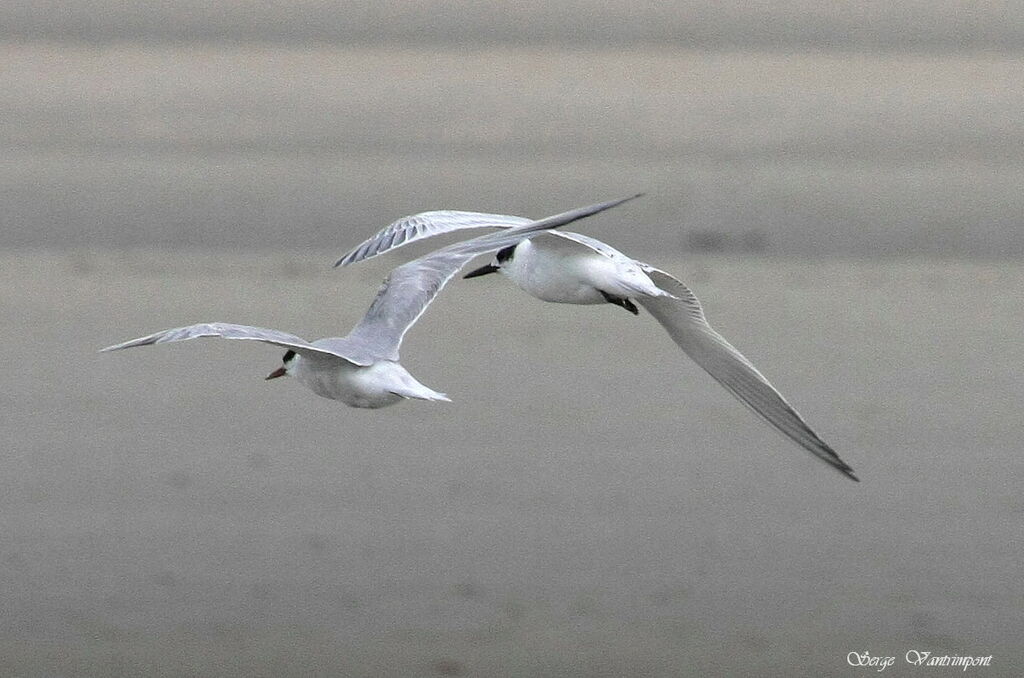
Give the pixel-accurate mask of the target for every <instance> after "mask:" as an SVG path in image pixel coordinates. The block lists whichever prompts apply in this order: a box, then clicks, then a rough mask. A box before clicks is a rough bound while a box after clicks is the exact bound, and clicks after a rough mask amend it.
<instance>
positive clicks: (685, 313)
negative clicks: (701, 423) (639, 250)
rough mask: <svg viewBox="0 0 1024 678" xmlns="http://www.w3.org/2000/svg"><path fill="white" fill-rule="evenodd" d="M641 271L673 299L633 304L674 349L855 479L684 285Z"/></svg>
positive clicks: (640, 299)
mask: <svg viewBox="0 0 1024 678" xmlns="http://www.w3.org/2000/svg"><path fill="white" fill-rule="evenodd" d="M644 271H645V272H646V273H647V275H648V276H650V278H651V280H652V281H654V284H656V285H657V286H658V287H659V288H661V289H662V290H664V291H666V292H670V293H671V294H673V295H674V296H675V297H677V298H674V299H673V298H670V297H638V298H637V302H638V303H640V304H641V305H642V306H643V307H644V308H646V309H647V311H648V312H650V314H651V315H652V316H654V317H655V319H656V320H657V321H658V322H659V323H661V325H662V327H664V328H665V330H666V331H667V332H668V334H669V336H670V337H672V340H673V341H675V342H676V344H678V345H679V348H681V349H683V351H684V352H685V353H686V354H687V355H688V356H690V358H692V359H693V361H694V362H696V363H697V364H698V365H700V366H701V367H702V368H704V370H705V371H707V373H708V374H710V375H711V376H712V377H714V378H715V379H716V380H717V381H718V383H720V384H722V386H724V387H725V388H726V389H728V391H729V392H730V393H732V394H733V395H734V396H736V397H737V398H739V399H740V400H741V401H742V402H743V403H744V404H746V405H747V406H749V407H750V408H751V409H752V410H753V411H754V412H756V413H757V414H758V415H759V416H761V417H762V418H763V419H764V420H765V421H767V422H768V423H769V424H771V425H772V426H774V427H775V428H776V429H778V430H779V431H781V432H782V433H783V434H785V435H786V436H787V437H789V438H790V439H791V440H793V441H794V442H795V443H797V444H798V445H800V446H801V447H803V448H804V449H806V450H807V451H809V452H810V453H811V454H813V455H815V456H816V457H818V458H819V459H822V460H823V461H825V462H826V463H828V464H829V465H831V466H833V467H834V468H836V469H838V470H839V471H840V472H842V473H843V474H845V475H846V476H847V477H848V478H851V479H852V480H858V478H857V476H856V475H854V473H853V469H852V468H851V467H850V466H849V464H847V463H846V462H844V461H843V460H842V459H840V458H839V455H838V454H836V452H835V450H833V449H832V448H831V447H829V445H828V444H826V443H825V442H824V441H823V440H822V439H821V438H819V437H818V435H817V434H816V433H815V432H814V431H812V430H811V428H810V427H809V426H808V425H807V423H806V422H805V421H804V420H803V417H801V416H800V414H799V413H798V412H797V411H796V410H795V409H793V407H792V405H790V404H789V403H788V402H786V399H785V398H783V397H782V394H781V393H779V392H778V391H777V390H776V389H775V387H774V386H772V385H771V383H770V382H769V381H768V380H767V379H766V378H765V377H764V375H762V374H761V373H760V372H759V371H758V370H757V368H756V367H754V365H753V364H751V362H750V361H749V360H747V359H746V358H745V357H744V356H743V354H741V353H740V352H739V351H737V350H736V349H735V348H733V346H732V344H730V343H729V342H728V341H726V340H725V338H724V337H723V336H722V335H720V334H719V333H718V332H716V331H715V330H714V329H713V328H712V327H711V325H709V324H708V321H707V319H706V318H705V317H704V310H703V308H702V307H701V305H700V301H698V300H697V297H696V296H694V294H693V292H691V291H690V289H689V288H688V287H686V285H684V284H683V283H682V282H680V281H679V280H677V279H676V278H675V277H673V276H671V275H669V274H668V273H665V272H664V271H661V270H659V269H657V268H654V267H653V266H647V265H644Z"/></svg>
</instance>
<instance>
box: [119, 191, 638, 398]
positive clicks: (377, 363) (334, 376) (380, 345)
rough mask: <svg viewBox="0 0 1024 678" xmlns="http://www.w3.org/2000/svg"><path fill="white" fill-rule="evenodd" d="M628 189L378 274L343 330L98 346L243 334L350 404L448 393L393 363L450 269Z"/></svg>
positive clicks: (165, 335) (192, 333)
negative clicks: (277, 350)
mask: <svg viewBox="0 0 1024 678" xmlns="http://www.w3.org/2000/svg"><path fill="white" fill-rule="evenodd" d="M633 197H636V196H632V197H630V198H624V199H621V200H613V201H610V202H604V203H599V204H596V205H591V206H589V207H581V208H578V209H575V210H570V211H568V212H563V213H562V214H557V215H555V216H551V217H548V218H546V219H541V220H539V221H529V220H527V222H526V223H523V224H520V225H519V226H518V227H516V228H514V229H512V230H510V231H506V232H502V233H491V234H488V235H484V236H481V237H479V238H474V239H473V240H467V241H465V242H460V243H455V244H454V245H450V246H448V247H445V248H443V249H440V250H437V251H436V252H432V253H430V254H428V255H426V256H423V257H421V258H419V259H416V260H415V261H411V262H409V263H407V264H403V265H402V266H399V267H398V268H396V269H394V270H393V271H391V273H390V274H389V275H388V276H387V278H385V280H384V283H383V285H382V286H381V288H380V291H379V292H378V293H377V297H376V298H375V299H374V300H373V303H372V304H371V305H370V309H369V310H368V311H367V312H366V315H365V316H363V319H362V320H361V321H360V322H359V324H357V325H356V326H355V328H353V330H352V331H351V332H349V334H348V336H345V337H331V338H327V339H317V340H316V341H313V342H308V341H306V340H305V339H302V338H300V337H297V336H295V335H292V334H288V333H287V332H281V331H279V330H272V329H264V328H262V327H250V326H248V325H235V324H232V323H220V322H214V323H200V324H197V325H189V326H187V327H179V328H175V329H170V330H163V331H162V332H156V333H154V334H150V335H148V336H145V337H140V338H138V339H132V340H131V341H126V342H124V343H121V344H116V345H114V346H108V347H107V348H104V349H101V351H116V350H119V349H123V348H131V347H133V346H146V345H149V344H163V343H167V342H172V341H185V340H187V339H196V338H198V337H223V338H225V339H250V340H255V341H261V342H264V343H267V344H273V345H275V346H280V347H282V348H286V349H288V350H287V352H286V353H285V354H284V359H283V361H282V366H281V367H279V368H277V369H276V370H274V371H273V372H271V373H270V375H269V376H268V377H267V379H275V378H277V377H283V376H285V375H289V376H292V377H295V378H296V379H298V380H299V382H300V383H301V384H303V385H305V386H307V387H308V388H309V389H311V390H312V391H313V392H314V393H316V394H317V395H320V396H323V397H325V398H331V399H332V400H340V401H341V402H343V403H345V404H346V405H349V406H351V407H365V408H378V407H386V406H388V405H393V404H395V403H397V402H399V401H400V400H402V399H405V398H415V399H418V400H435V401H436V400H443V401H447V400H449V399H448V397H447V396H446V395H445V394H443V393H438V392H437V391H434V390H433V389H430V388H428V387H426V386H424V385H423V384H421V383H420V382H418V381H417V380H416V379H415V377H413V376H412V375H411V374H409V372H408V371H407V370H406V369H405V368H404V367H402V365H401V364H399V362H398V349H399V347H400V346H401V343H402V338H403V337H404V336H405V333H406V332H407V331H408V330H409V328H410V327H412V326H413V324H414V323H415V322H416V321H417V320H418V319H419V317H420V316H421V315H422V314H423V312H424V311H425V310H426V308H427V306H429V305H430V302H431V301H433V300H434V297H436V296H437V294H438V293H439V292H440V291H441V289H442V288H444V286H445V285H446V284H447V283H448V281H449V280H451V278H452V276H454V275H455V274H456V273H457V272H458V271H459V270H460V269H461V268H462V267H463V266H465V265H466V263H468V262H469V261H470V260H471V259H473V258H474V257H475V256H477V255H479V254H484V253H487V252H493V251H495V250H497V249H501V248H503V247H507V246H508V245H510V244H514V243H516V242H517V241H518V239H519V238H520V237H522V236H523V235H524V234H528V233H531V232H534V231H538V230H544V229H550V228H557V227H558V226H562V225H564V224H568V223H570V222H573V221H576V220H577V219H582V218H584V217H588V216H590V215H592V214H596V213H598V212H601V211H603V210H606V209H608V208H610V207H614V206H616V205H619V204H621V203H623V202H625V201H626V200H631V199H632V198H633ZM438 214H444V213H436V212H435V213H425V214H423V215H415V216H413V217H407V218H406V220H407V221H409V220H412V221H417V222H422V223H428V224H432V225H433V226H434V227H435V228H436V229H438V230H443V228H444V224H443V217H440V216H438ZM482 225H483V224H482Z"/></svg>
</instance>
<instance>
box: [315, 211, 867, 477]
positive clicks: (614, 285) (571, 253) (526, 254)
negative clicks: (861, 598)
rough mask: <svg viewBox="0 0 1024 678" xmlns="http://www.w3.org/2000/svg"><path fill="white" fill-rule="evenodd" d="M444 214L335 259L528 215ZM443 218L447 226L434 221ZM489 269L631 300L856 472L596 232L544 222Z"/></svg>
mask: <svg viewBox="0 0 1024 678" xmlns="http://www.w3.org/2000/svg"><path fill="white" fill-rule="evenodd" d="M437 214H441V213H437ZM443 214H445V218H444V219H443V220H437V221H433V222H432V223H431V225H425V224H423V223H422V222H420V221H418V220H416V219H413V220H400V221H397V222H395V223H393V224H391V225H390V226H388V227H387V228H385V229H384V230H382V231H381V232H380V233H378V234H376V235H374V236H372V237H371V238H369V239H367V240H366V241H364V242H363V243H362V244H360V245H359V246H358V247H357V248H355V249H354V250H353V251H352V252H350V253H349V254H347V255H345V256H344V257H342V258H341V259H340V260H339V261H338V262H337V264H335V266H338V265H341V266H344V265H347V264H352V263H355V262H357V261H361V260H363V259H369V258H371V257H375V256H377V255H378V254H383V253H384V252H387V251H389V250H392V249H395V248H397V247H401V246H402V245H405V244H408V243H410V242H414V241H416V240H419V239H422V238H427V237H430V236H434V235H440V234H441V233H446V232H449V231H454V230H461V229H466V228H485V227H497V228H505V229H511V230H513V231H514V229H517V228H521V227H522V226H523V225H524V224H526V223H529V219H524V218H523V217H514V216H505V215H502V216H500V217H497V216H496V215H490V214H477V213H472V212H445V213H443ZM420 216H422V215H420ZM441 223H443V224H444V226H445V228H443V229H442V228H437V225H438V224H441ZM506 232H508V231H506ZM494 272H501V273H502V274H504V275H505V276H507V277H508V278H510V279H511V280H512V281H513V282H514V283H515V284H516V285H518V286H519V287H520V288H521V289H523V290H525V291H526V292H528V293H529V294H531V295H533V296H535V297H537V298H538V299H542V300H544V301H551V302H555V303H565V304H602V303H611V304H615V305H616V306H621V307H622V308H624V309H626V310H627V311H629V312H630V313H632V314H634V315H637V314H638V313H639V311H638V309H637V307H636V305H635V304H634V303H633V300H636V302H637V303H639V304H640V305H641V306H643V307H644V308H645V309H647V311H648V312H649V313H650V314H651V315H652V316H654V318H655V319H656V320H657V321H658V322H659V323H661V326H662V327H664V328H665V331H666V332H668V334H669V336H670V337H671V338H672V340H673V341H674V342H675V343H676V344H677V345H678V346H679V347H680V348H681V349H682V350H683V351H684V352H685V353H686V354H687V355H688V356H690V358H692V359H693V360H694V362H696V363H697V364H698V365H700V366H701V367H702V368H704V370H705V371H707V373H708V374H710V375H711V376H712V377H714V378H715V379H716V380H717V381H718V382H719V383H720V384H722V386H724V387H725V388H726V389H727V390H728V391H729V392H730V393H732V394H733V395H734V396H736V397H737V398H738V399H739V400H740V401H741V402H743V403H744V404H746V405H747V406H749V407H750V408H751V409H752V410H753V411H754V412H755V413H756V414H758V415H759V416H760V417H762V418H763V419H764V420H765V421H767V422H768V423H769V424H771V425H772V426H774V427H775V428H776V429H778V430H779V431H781V432H782V433H783V434H784V435H786V436H787V437H789V438H790V439H791V440H793V441H794V442H795V443H796V444H798V445H800V446H801V447H803V448H804V449H806V450H808V451H809V452H811V454H813V455H815V456H816V457H818V458H819V459H821V460H823V461H824V462H826V463H827V464H829V465H831V466H832V467H833V468H835V469H837V470H839V471H840V472H841V473H843V474H844V475H846V476H847V477H848V478H851V479H852V480H858V478H857V476H856V475H854V472H853V469H852V468H851V467H850V465H849V464H847V463H846V462H844V461H843V460H842V459H840V458H839V455H838V454H836V452H835V450H833V449H832V448H831V447H830V446H829V445H828V444H827V443H825V442H824V441H823V440H822V439H821V438H819V437H818V435H817V434H816V433H815V432H814V431H813V430H812V429H811V428H810V427H809V426H808V425H807V423H806V422H805V421H804V419H803V417H801V416H800V414H799V413H798V412H797V411H796V410H795V409H794V408H793V406H792V405H790V404H789V403H788V402H787V401H786V399H785V398H783V396H782V394H781V393H779V392H778V390H776V389H775V387H774V386H772V385H771V383H770V382H769V381H768V380H767V379H766V378H765V377H764V375H762V374H761V373H760V372H759V371H758V369H757V368H756V367H754V365H753V364H752V363H751V362H750V361H749V360H747V359H746V358H745V357H744V356H743V354H742V353H740V352H739V351H737V350H736V349H735V348H734V347H733V346H732V344H730V343H729V342H728V341H726V339H725V338H724V337H723V336H722V335H720V334H719V333H718V332H716V331H715V330H714V329H713V328H712V327H711V325H710V324H709V323H708V321H707V318H706V317H705V316H704V309H703V307H702V306H701V303H700V301H698V299H697V297H696V296H695V295H694V294H693V292H692V291H690V289H689V288H688V287H686V285H684V284H683V283H682V282H680V281H679V280H678V279H676V278H675V277H673V276H671V275H669V274H668V273H666V272H665V271H662V270H660V269H657V268H655V267H654V266H651V265H649V264H645V263H643V262H641V261H637V260H635V259H632V258H630V257H628V256H626V255H625V254H623V253H622V252H619V251H618V250H616V249H614V248H613V247H610V246H609V245H607V244H605V243H603V242H601V241H600V240H596V239H594V238H590V237H587V236H585V235H581V234H579V233H570V232H567V231H550V230H549V231H543V232H540V233H535V234H529V235H527V236H526V237H523V238H521V239H520V240H519V242H517V243H515V244H510V245H507V246H506V247H504V248H502V249H499V250H497V253H496V255H495V257H494V260H493V261H492V263H490V264H488V265H486V266H483V267H481V268H478V269H476V270H474V271H471V272H470V273H467V274H466V275H465V277H466V278H472V277H476V276H481V275H486V274H488V273H494Z"/></svg>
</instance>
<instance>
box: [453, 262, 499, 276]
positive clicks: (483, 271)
mask: <svg viewBox="0 0 1024 678" xmlns="http://www.w3.org/2000/svg"><path fill="white" fill-rule="evenodd" d="M498 270H499V269H498V267H497V266H495V265H494V264H487V265H486V266H481V267H480V268H478V269H476V270H475V271H470V272H469V273H467V274H466V275H464V276H462V277H463V278H477V277H479V276H482V275H487V274H488V273H496V272H497V271H498Z"/></svg>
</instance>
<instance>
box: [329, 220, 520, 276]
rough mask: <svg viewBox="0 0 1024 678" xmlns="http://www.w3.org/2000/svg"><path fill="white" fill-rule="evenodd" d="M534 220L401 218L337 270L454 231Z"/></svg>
mask: <svg viewBox="0 0 1024 678" xmlns="http://www.w3.org/2000/svg"><path fill="white" fill-rule="evenodd" d="M532 222H533V219H527V218H526V217H515V216H511V215H508V214H484V213H483V212H456V211H453V210H438V211H435V212H421V213H420V214H414V215H412V216H410V217H402V218H401V219H399V220H398V221H395V222H393V223H391V224H389V225H388V226H386V227H384V228H383V229H382V230H381V231H380V232H379V233H377V234H376V235H373V236H370V237H369V238H367V239H366V240H364V241H363V242H362V243H360V244H359V245H358V246H357V247H356V248H355V249H353V250H352V251H351V252H349V253H348V254H346V255H345V256H343V257H342V258H341V259H339V260H338V261H337V263H335V264H334V265H335V266H347V265H349V264H354V263H356V262H357V261H363V260H364V259H371V258H373V257H375V256H377V255H378V254H384V253H385V252H389V251H391V250H393V249H398V248H399V247H402V246H403V245H408V244H409V243H411V242H415V241H417V240H422V239H423V238H431V237H433V236H435V235H443V234H445V233H451V232H452V231H461V230H463V229H467V228H515V227H516V226H525V225H526V224H529V223H532Z"/></svg>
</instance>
